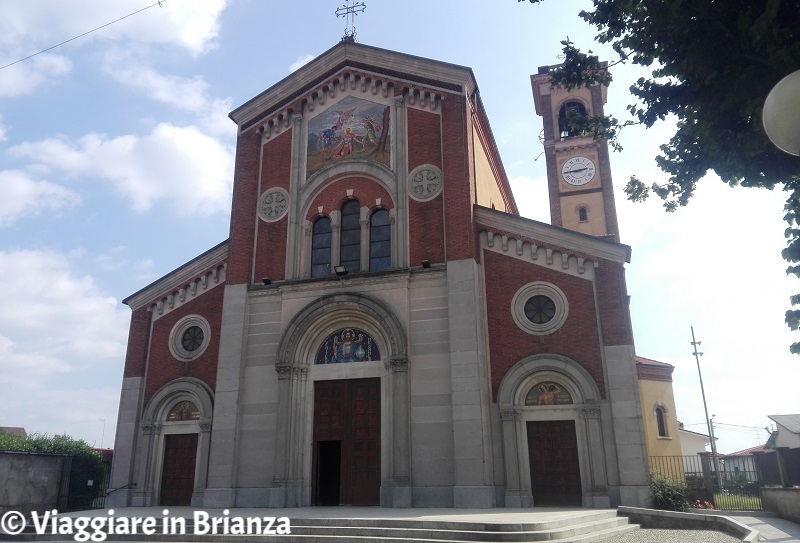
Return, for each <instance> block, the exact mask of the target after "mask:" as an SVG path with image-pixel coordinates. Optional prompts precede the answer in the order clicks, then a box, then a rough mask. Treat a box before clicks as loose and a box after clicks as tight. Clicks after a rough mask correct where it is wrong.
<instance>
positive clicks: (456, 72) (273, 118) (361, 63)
mask: <svg viewBox="0 0 800 543" xmlns="http://www.w3.org/2000/svg"><path fill="white" fill-rule="evenodd" d="M475 88H476V84H475V78H474V75H473V73H472V70H471V69H470V68H466V67H464V66H458V65H455V64H449V63H446V62H440V61H436V60H430V59H425V58H421V57H416V56H413V55H406V54H404V53H398V52H395V51H388V50H385V49H379V48H376V47H370V46H366V45H361V44H356V43H345V42H342V43H340V44H338V45H336V46H335V47H332V48H331V49H329V50H328V51H326V52H325V53H323V54H321V55H320V56H318V57H317V58H315V59H314V60H312V61H311V62H309V63H308V64H306V65H305V66H303V67H301V68H300V69H298V70H297V71H295V72H294V73H292V74H291V75H289V76H288V77H286V78H284V79H283V80H281V81H279V82H278V83H276V84H275V85H273V86H272V87H270V88H269V89H267V90H266V91H264V92H262V93H261V94H259V95H258V96H256V97H255V98H253V99H251V100H249V101H248V102H246V103H245V104H243V105H241V106H240V107H238V108H236V109H235V110H233V111H232V112H231V113H230V117H231V119H233V121H234V122H236V124H237V125H239V129H240V130H241V131H246V130H250V129H260V130H262V131H263V132H265V133H267V135H269V133H273V132H279V131H280V130H282V128H285V127H288V126H289V124H290V121H291V118H292V116H293V115H298V114H299V115H304V114H305V113H306V112H313V111H314V110H315V109H316V108H319V107H324V106H325V104H326V103H327V102H328V101H335V100H336V99H337V96H340V95H341V94H342V93H346V92H349V91H360V92H361V93H369V94H373V95H376V96H378V95H380V96H383V97H384V98H386V97H389V96H397V95H402V96H406V97H407V98H408V101H409V103H410V104H411V105H415V106H418V107H424V108H432V109H433V108H437V107H438V105H439V104H440V103H441V100H442V99H445V97H446V95H447V94H448V93H451V94H458V95H465V94H469V93H471V92H472V91H473V90H474V89H475Z"/></svg>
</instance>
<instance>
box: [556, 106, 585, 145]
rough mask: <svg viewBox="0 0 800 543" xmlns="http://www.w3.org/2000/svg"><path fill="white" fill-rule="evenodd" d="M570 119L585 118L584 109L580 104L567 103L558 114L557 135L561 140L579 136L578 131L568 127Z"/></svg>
mask: <svg viewBox="0 0 800 543" xmlns="http://www.w3.org/2000/svg"><path fill="white" fill-rule="evenodd" d="M570 117H586V108H585V107H583V104H581V103H580V102H567V103H565V104H564V105H563V106H561V109H560V110H559V112H558V133H559V136H560V138H561V139H565V138H574V137H576V136H580V135H581V132H580V130H577V129H575V128H573V127H571V126H570Z"/></svg>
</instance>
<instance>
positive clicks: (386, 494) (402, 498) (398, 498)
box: [381, 486, 411, 508]
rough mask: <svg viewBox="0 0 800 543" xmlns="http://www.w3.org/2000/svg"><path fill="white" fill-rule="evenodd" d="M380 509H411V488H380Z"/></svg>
mask: <svg viewBox="0 0 800 543" xmlns="http://www.w3.org/2000/svg"><path fill="white" fill-rule="evenodd" d="M381 507H400V508H408V507H411V487H410V486H381Z"/></svg>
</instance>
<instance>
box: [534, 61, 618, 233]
mask: <svg viewBox="0 0 800 543" xmlns="http://www.w3.org/2000/svg"><path fill="white" fill-rule="evenodd" d="M603 66H605V64H603ZM555 67H556V66H543V67H540V68H539V70H538V73H537V74H535V75H532V76H531V85H532V87H533V100H534V104H535V106H536V113H537V114H538V115H540V116H541V117H542V120H543V123H544V130H543V143H544V154H545V159H546V161H547V179H548V189H549V193H550V218H551V222H552V223H553V224H554V225H556V226H561V227H564V228H569V229H570V230H575V231H577V232H582V233H584V234H589V235H592V236H613V237H614V239H615V240H617V241H619V227H618V225H617V211H616V207H615V205H614V190H613V186H612V183H611V167H610V164H609V153H608V145H607V144H606V142H605V141H604V140H595V139H594V138H593V137H592V136H591V135H586V134H582V133H579V132H577V131H575V130H574V129H573V127H572V126H571V125H570V122H569V118H570V117H571V116H575V115H578V116H585V115H595V116H599V115H603V105H604V104H605V102H606V90H607V87H606V86H605V85H599V84H598V85H592V86H589V87H578V88H575V89H571V90H569V91H568V90H566V89H565V88H563V87H558V86H553V85H552V84H551V81H550V71H551V70H552V69H553V68H555Z"/></svg>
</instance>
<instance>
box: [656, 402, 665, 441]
mask: <svg viewBox="0 0 800 543" xmlns="http://www.w3.org/2000/svg"><path fill="white" fill-rule="evenodd" d="M656 424H657V425H658V437H667V417H666V413H665V412H664V408H663V407H656Z"/></svg>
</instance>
